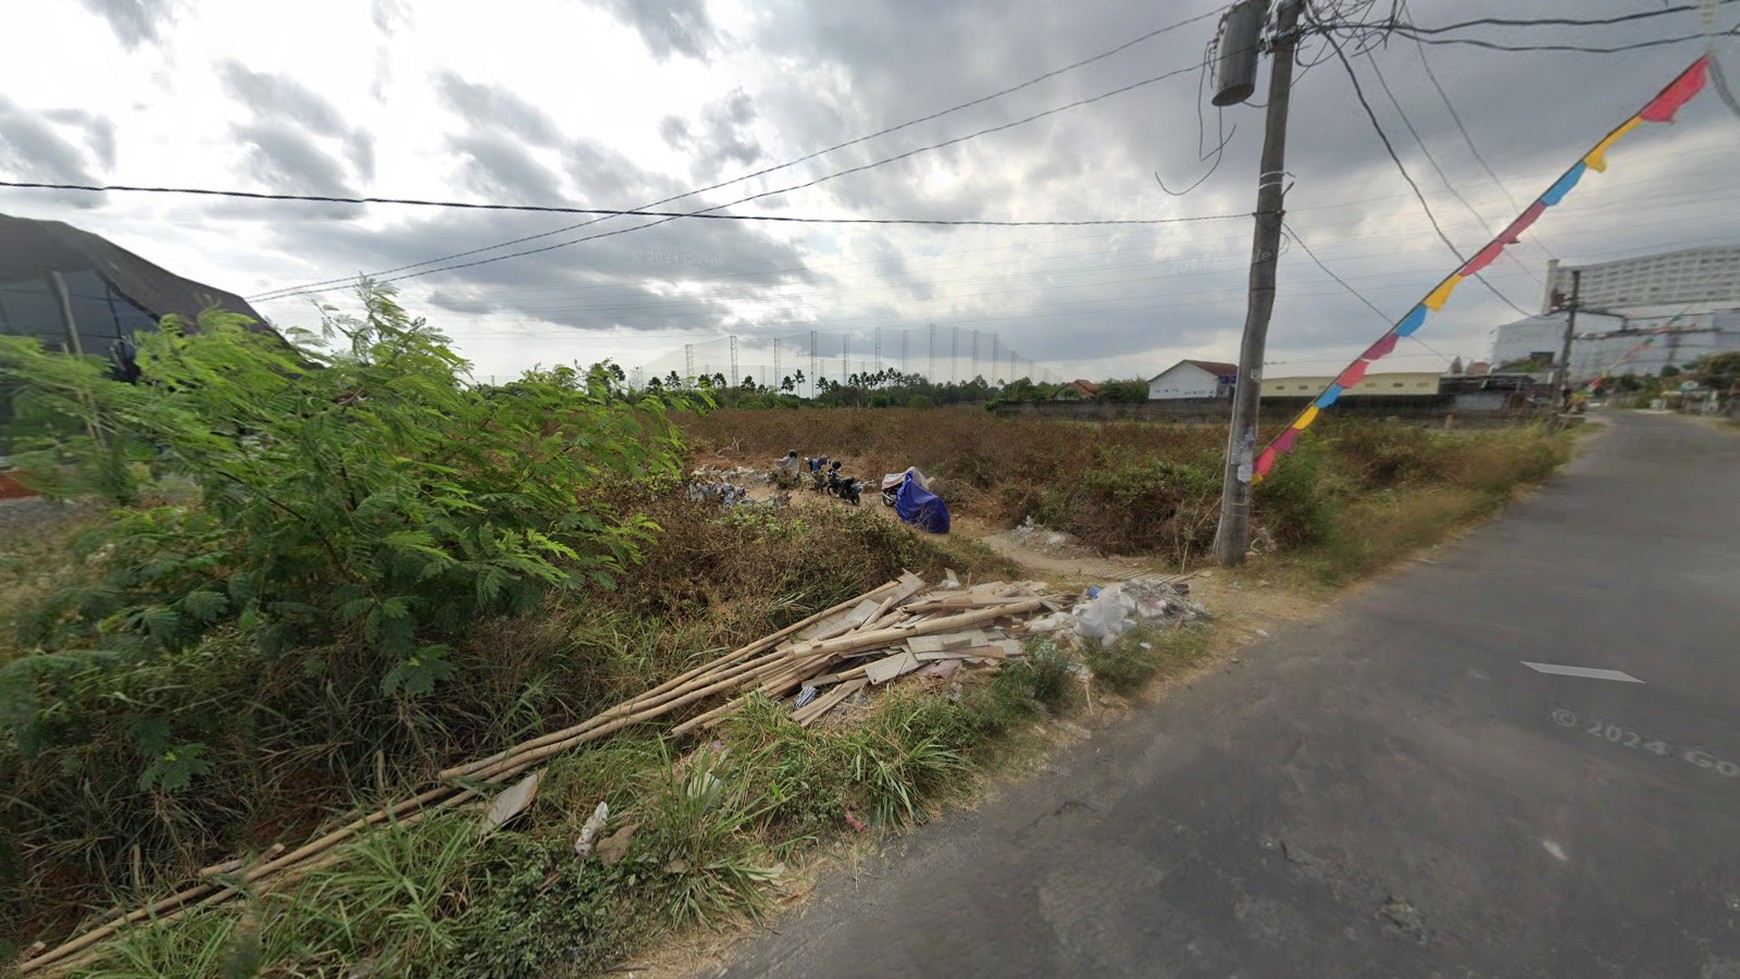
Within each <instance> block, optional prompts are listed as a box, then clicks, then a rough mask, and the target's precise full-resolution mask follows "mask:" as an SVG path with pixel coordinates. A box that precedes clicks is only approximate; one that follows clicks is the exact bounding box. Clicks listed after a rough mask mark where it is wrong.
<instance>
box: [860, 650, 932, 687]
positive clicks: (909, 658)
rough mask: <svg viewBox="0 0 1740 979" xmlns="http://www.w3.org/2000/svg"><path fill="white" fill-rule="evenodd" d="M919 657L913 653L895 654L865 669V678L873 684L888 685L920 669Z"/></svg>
mask: <svg viewBox="0 0 1740 979" xmlns="http://www.w3.org/2000/svg"><path fill="white" fill-rule="evenodd" d="M918 665H919V664H918V656H917V655H915V654H913V653H895V654H894V655H893V656H890V657H888V658H886V659H879V660H877V661H876V662H874V663H870V664H868V665H866V666H865V667H864V678H865V679H866V680H869V681H870V682H871V683H873V684H877V685H881V684H884V683H887V682H888V681H889V680H892V679H894V678H895V677H897V676H900V675H902V674H904V673H911V672H912V671H913V670H916V669H918Z"/></svg>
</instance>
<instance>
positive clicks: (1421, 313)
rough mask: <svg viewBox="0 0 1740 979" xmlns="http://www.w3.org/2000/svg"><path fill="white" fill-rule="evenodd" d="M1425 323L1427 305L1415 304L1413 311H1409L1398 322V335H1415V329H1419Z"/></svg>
mask: <svg viewBox="0 0 1740 979" xmlns="http://www.w3.org/2000/svg"><path fill="white" fill-rule="evenodd" d="M1425 325H1426V307H1424V306H1415V307H1414V311H1413V312H1411V313H1409V314H1408V315H1407V316H1406V317H1404V318H1403V319H1402V321H1401V322H1400V323H1397V324H1396V336H1399V337H1411V336H1413V335H1414V331H1415V330H1418V329H1419V328H1420V327H1422V326H1425Z"/></svg>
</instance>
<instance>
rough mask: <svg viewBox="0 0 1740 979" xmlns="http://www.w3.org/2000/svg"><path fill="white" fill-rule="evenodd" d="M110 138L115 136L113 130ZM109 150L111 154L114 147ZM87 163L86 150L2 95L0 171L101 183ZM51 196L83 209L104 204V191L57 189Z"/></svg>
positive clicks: (16, 174)
mask: <svg viewBox="0 0 1740 979" xmlns="http://www.w3.org/2000/svg"><path fill="white" fill-rule="evenodd" d="M110 138H111V140H112V138H113V137H112V131H111V136H110ZM110 152H111V154H112V152H113V149H112V147H111V150H110ZM85 164H86V156H85V151H84V150H83V149H81V148H80V147H79V146H78V145H76V144H74V143H73V142H71V141H70V140H68V139H66V138H65V137H63V136H61V135H60V133H58V132H56V131H55V129H54V127H53V126H51V125H49V124H48V123H46V122H44V121H43V120H42V119H41V118H39V117H38V116H36V115H35V114H33V113H31V112H30V111H29V110H26V109H25V108H23V107H22V106H20V105H18V104H16V103H14V102H12V101H11V100H10V99H8V98H6V96H4V95H0V170H4V171H5V172H7V173H9V174H12V175H14V176H18V177H23V178H26V179H32V180H41V181H50V182H55V183H78V184H96V183H101V182H102V181H101V180H99V179H97V177H96V176H95V175H93V174H92V173H91V171H90V170H89V169H88V168H87V167H86V165H85ZM51 197H52V199H53V200H55V201H58V202H60V203H63V204H66V205H70V206H73V207H81V208H88V207H97V206H99V205H101V204H102V203H103V195H101V194H90V193H79V194H75V193H72V192H67V193H59V192H56V193H54V194H52V195H51ZM37 199H48V198H42V197H38V198H37Z"/></svg>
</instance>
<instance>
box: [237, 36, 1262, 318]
mask: <svg viewBox="0 0 1740 979" xmlns="http://www.w3.org/2000/svg"><path fill="white" fill-rule="evenodd" d="M1194 70H1195V66H1194V65H1193V66H1190V67H1188V68H1177V69H1173V70H1172V71H1168V72H1162V73H1161V74H1159V75H1155V76H1152V77H1150V78H1144V79H1142V80H1141V81H1137V82H1131V83H1130V84H1128V85H1124V86H1121V87H1119V88H1115V89H1112V90H1111V91H1109V92H1102V93H1100V94H1099V95H1093V96H1089V97H1087V98H1082V99H1077V100H1075V101H1074V102H1069V103H1066V104H1064V105H1059V106H1054V107H1052V108H1050V109H1045V110H1043V111H1040V112H1036V113H1034V114H1032V115H1029V116H1025V117H1023V118H1020V119H1016V120H1014V121H1013V122H1006V123H1003V124H1001V125H997V126H987V127H986V128H984V129H980V130H977V131H976V132H971V133H967V134H966V135H964V136H955V137H952V138H950V139H945V140H942V141H941V142H937V143H931V144H929V145H926V146H920V147H917V148H915V149H911V150H907V151H905V152H903V153H896V154H895V155H893V156H887V157H883V158H882V159H879V160H874V161H872V162H870V163H863V164H859V165H858V166H855V167H847V168H846V169H844V170H836V171H835V172H833V173H830V174H825V175H823V176H820V177H816V178H815V179H813V180H807V181H805V182H803V183H800V184H793V185H791V186H789V187H781V188H779V189H777V190H768V191H762V192H761V193H758V194H750V195H749V196H747V197H740V198H738V199H737V200H734V201H729V202H727V203H724V204H718V205H715V206H713V207H710V208H705V209H703V210H702V211H698V212H692V213H685V214H683V215H681V216H683V217H692V216H694V215H695V214H700V213H706V212H707V211H715V210H720V209H722V208H727V207H735V206H736V205H738V204H747V203H748V202H750V201H754V200H760V199H762V198H764V197H773V196H777V195H780V194H787V193H790V192H792V191H796V190H805V189H808V188H810V187H814V186H816V185H817V184H822V183H826V182H827V181H830V180H835V179H837V178H840V177H844V176H848V175H850V174H854V173H861V172H863V171H865V170H871V169H874V168H876V167H880V166H885V165H887V164H890V163H897V162H899V161H901V160H905V159H908V158H910V157H914V156H917V155H919V154H920V153H926V152H929V151H931V150H936V149H942V148H943V147H947V146H953V145H955V144H957V143H964V142H966V141H968V140H972V139H977V138H979V137H980V136H987V135H990V134H992V133H998V132H1002V131H1004V130H1006V129H1013V128H1015V127H1016V126H1021V125H1025V124H1027V123H1030V122H1034V121H1036V120H1039V119H1043V118H1045V117H1047V116H1051V115H1056V114H1057V113H1059V112H1065V111H1067V110H1069V109H1075V108H1079V107H1081V106H1084V105H1089V104H1092V103H1094V102H1099V101H1101V100H1103V99H1108V98H1111V97H1112V96H1114V95H1122V94H1124V93H1126V92H1131V91H1134V90H1136V89H1138V88H1142V87H1144V86H1147V85H1152V84H1154V83H1156V82H1161V81H1165V80H1166V79H1168V78H1174V77H1176V76H1178V75H1182V74H1186V73H1188V72H1191V71H1194ZM1239 216H1241V217H1248V216H1249V215H1239ZM674 220H676V218H661V219H660V220H658V221H652V222H649V223H647V224H640V225H634V226H633V227H628V228H618V229H616V230H615V231H603V232H599V233H598V234H592V235H586V236H584V237H580V238H572V239H569V240H568V241H560V242H557V243H555V244H553V245H543V246H541V247H538V248H528V249H525V250H524V251H517V252H508V253H507V254H505V255H492V256H490V257H488V258H480V259H477V260H475V261H470V262H460V263H457V264H454V265H444V266H440V267H438V268H432V269H423V270H421V271H418V272H407V273H405V274H404V275H396V276H390V277H383V278H381V279H380V280H379V281H381V282H383V283H386V282H400V281H403V280H405V279H415V278H418V277H421V276H425V275H433V274H435V273H437V272H452V271H455V270H458V269H466V268H472V267H475V266H478V265H488V264H490V263H492V262H500V261H503V260H505V259H509V258H520V257H523V256H526V255H536V254H539V253H542V252H547V251H553V250H555V249H557V248H566V247H567V246H569V245H577V244H580V243H581V242H586V241H596V240H598V239H600V238H610V237H614V236H616V235H622V234H628V233H629V232H632V231H643V230H645V229H647V228H654V227H657V226H659V225H661V224H667V223H669V222H671V221H674ZM329 281H331V282H348V281H350V280H349V279H342V280H329ZM319 291H321V290H320V289H319V288H316V287H312V286H310V287H294V288H291V289H287V290H278V291H276V292H274V293H270V294H262V295H261V296H259V297H251V298H261V299H265V298H272V299H284V298H288V297H290V296H298V295H309V294H312V293H315V292H319Z"/></svg>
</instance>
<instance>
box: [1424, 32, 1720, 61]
mask: <svg viewBox="0 0 1740 979" xmlns="http://www.w3.org/2000/svg"><path fill="white" fill-rule="evenodd" d="M1390 30H1392V31H1394V32H1395V33H1397V34H1400V35H1401V36H1403V37H1408V38H1413V39H1415V40H1418V41H1420V42H1421V43H1423V44H1466V45H1469V46H1471V47H1477V48H1485V49H1487V50H1489V51H1509V52H1537V51H1562V52H1569V53H1573V54H1623V53H1624V52H1626V51H1640V50H1642V49H1644V48H1654V47H1661V46H1662V45H1667V44H1683V43H1685V42H1687V41H1702V40H1704V36H1703V35H1702V34H1687V35H1685V36H1683V37H1661V38H1656V39H1654V40H1650V41H1637V42H1634V43H1631V44H1617V45H1613V46H1611V47H1605V48H1598V47H1590V46H1587V45H1581V44H1501V43H1499V42H1497V41H1487V40H1482V39H1480V38H1473V37H1420V36H1419V35H1417V34H1415V33H1413V32H1412V31H1411V30H1410V29H1409V28H1408V27H1407V26H1406V25H1397V26H1395V27H1392V28H1390ZM1736 35H1740V26H1736V27H1733V28H1730V29H1728V30H1726V31H1723V32H1722V34H1721V35H1720V36H1722V37H1733V36H1736Z"/></svg>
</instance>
